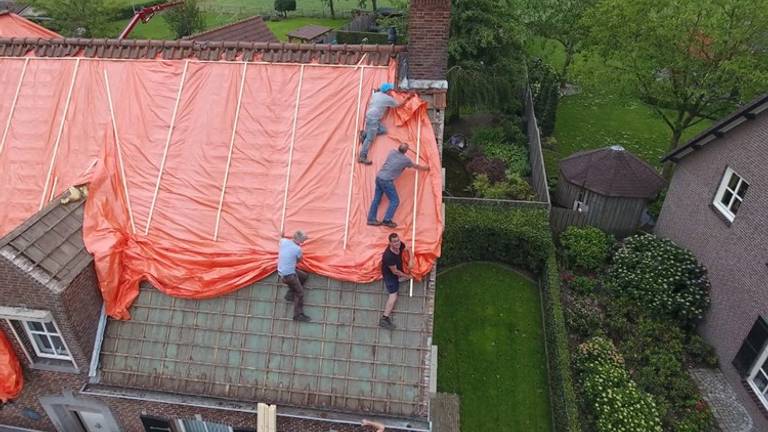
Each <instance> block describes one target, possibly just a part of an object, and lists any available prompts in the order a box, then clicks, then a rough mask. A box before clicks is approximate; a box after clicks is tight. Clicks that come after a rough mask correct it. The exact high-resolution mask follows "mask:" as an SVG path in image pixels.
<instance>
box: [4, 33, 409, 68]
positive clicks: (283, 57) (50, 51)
mask: <svg viewBox="0 0 768 432" xmlns="http://www.w3.org/2000/svg"><path fill="white" fill-rule="evenodd" d="M405 51H406V47H405V46H397V45H394V46H393V45H330V44H296V43H283V42H277V43H273V42H231V41H194V40H180V41H163V40H132V39H124V40H116V39H80V38H67V39H53V40H42V39H39V38H0V57H23V56H26V55H28V54H30V53H33V54H34V55H35V56H37V57H76V56H84V57H90V58H117V59H133V60H138V59H155V58H162V59H166V60H179V59H184V58H196V59H198V60H204V61H236V60H244V61H264V62H269V63H319V64H342V65H355V64H358V63H360V62H361V61H362V62H363V64H365V65H369V66H386V65H388V64H389V61H390V60H391V59H392V57H396V56H398V55H399V54H400V53H404V52H405Z"/></svg>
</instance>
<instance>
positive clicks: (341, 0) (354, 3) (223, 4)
mask: <svg viewBox="0 0 768 432" xmlns="http://www.w3.org/2000/svg"><path fill="white" fill-rule="evenodd" d="M162 2H163V0H157V2H156V3H162ZM140 3H143V0H115V1H113V2H112V4H115V5H117V6H135V5H137V4H140ZM198 4H199V5H200V8H201V9H203V10H205V11H212V12H220V13H225V14H236V15H241V16H242V17H243V18H247V17H249V16H253V15H257V14H258V15H267V14H272V13H274V11H275V1H274V0H198ZM333 6H334V9H335V10H336V14H337V15H338V16H341V15H344V16H349V13H350V11H352V10H353V9H359V8H360V5H359V1H358V0H333ZM366 6H367V8H368V9H370V8H371V2H370V1H368V3H367V5H366ZM376 6H377V7H380V8H382V7H391V6H392V4H391V3H390V2H389V1H387V0H378V1H377V2H376ZM330 14H331V12H330V10H329V9H328V7H327V6H325V3H323V1H322V0H299V1H297V2H296V11H295V12H288V15H289V16H291V15H312V16H318V15H319V16H326V15H327V16H330Z"/></svg>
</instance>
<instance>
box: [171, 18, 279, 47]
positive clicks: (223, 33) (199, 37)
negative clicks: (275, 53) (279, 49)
mask: <svg viewBox="0 0 768 432" xmlns="http://www.w3.org/2000/svg"><path fill="white" fill-rule="evenodd" d="M184 39H187V40H196V41H243V42H278V39H277V37H276V36H275V34H274V33H272V30H270V29H269V27H267V23H265V22H264V20H263V19H262V18H261V16H258V15H257V16H254V17H250V18H246V19H244V20H242V21H237V22H234V23H231V24H227V25H225V26H222V27H217V28H214V29H210V30H207V31H204V32H202V33H198V34H194V35H192V36H188V37H185V38H184Z"/></svg>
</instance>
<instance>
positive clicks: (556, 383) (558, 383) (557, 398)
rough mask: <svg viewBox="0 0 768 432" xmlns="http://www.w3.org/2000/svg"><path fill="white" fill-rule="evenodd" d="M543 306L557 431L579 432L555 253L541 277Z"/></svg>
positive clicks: (552, 254)
mask: <svg viewBox="0 0 768 432" xmlns="http://www.w3.org/2000/svg"><path fill="white" fill-rule="evenodd" d="M542 282H543V283H542V288H543V292H542V300H543V302H544V322H545V326H544V331H545V338H546V343H547V360H548V362H549V393H550V400H551V403H552V415H553V417H554V423H555V431H557V432H580V431H581V422H580V421H579V406H578V405H579V403H578V400H577V398H576V392H575V390H574V387H573V377H572V375H571V355H570V352H569V350H568V337H567V334H566V330H565V318H564V317H563V306H562V302H561V300H560V299H561V297H560V273H559V271H558V267H557V258H555V253H554V251H552V252H551V253H550V254H549V256H548V257H547V263H546V266H545V273H544V277H542Z"/></svg>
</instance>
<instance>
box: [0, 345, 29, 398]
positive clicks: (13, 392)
mask: <svg viewBox="0 0 768 432" xmlns="http://www.w3.org/2000/svg"><path fill="white" fill-rule="evenodd" d="M23 384H24V378H23V376H22V374H21V364H19V359H18V358H17V357H16V353H15V352H14V351H13V346H12V345H11V342H10V341H8V338H7V337H5V333H3V331H2V330H0V402H2V403H6V402H8V401H9V400H11V399H16V398H17V397H18V396H19V393H21V387H22V386H23Z"/></svg>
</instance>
